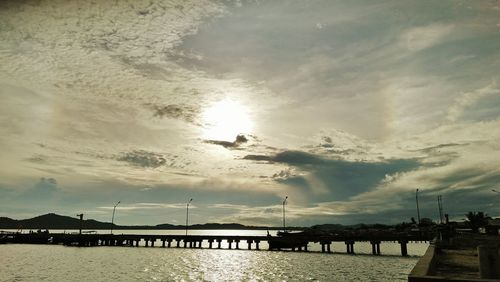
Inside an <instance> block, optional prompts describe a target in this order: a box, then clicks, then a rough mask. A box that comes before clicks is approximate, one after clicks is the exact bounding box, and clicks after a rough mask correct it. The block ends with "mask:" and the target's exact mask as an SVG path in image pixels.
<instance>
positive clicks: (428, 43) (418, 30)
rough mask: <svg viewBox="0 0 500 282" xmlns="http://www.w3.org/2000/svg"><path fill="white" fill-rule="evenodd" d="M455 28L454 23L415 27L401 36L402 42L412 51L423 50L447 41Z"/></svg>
mask: <svg viewBox="0 0 500 282" xmlns="http://www.w3.org/2000/svg"><path fill="white" fill-rule="evenodd" d="M454 28H455V26H454V25H452V24H442V23H433V24H430V25H427V26H419V27H413V28H411V29H409V30H407V31H406V32H405V33H404V34H403V35H402V36H401V44H402V45H403V46H406V48H408V50H410V51H421V50H424V49H427V48H430V47H432V46H435V45H438V44H440V43H443V42H445V41H446V40H447V38H446V37H447V36H448V35H450V34H451V33H452V32H453V30H454Z"/></svg>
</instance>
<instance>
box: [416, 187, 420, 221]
mask: <svg viewBox="0 0 500 282" xmlns="http://www.w3.org/2000/svg"><path fill="white" fill-rule="evenodd" d="M415 200H416V201H417V220H418V221H417V222H418V224H420V209H419V208H418V189H417V190H415Z"/></svg>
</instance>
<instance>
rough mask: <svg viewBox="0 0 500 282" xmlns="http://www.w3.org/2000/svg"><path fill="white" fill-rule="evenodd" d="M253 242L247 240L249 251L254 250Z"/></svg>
mask: <svg viewBox="0 0 500 282" xmlns="http://www.w3.org/2000/svg"><path fill="white" fill-rule="evenodd" d="M252 242H253V241H252V240H247V246H248V249H249V250H251V249H252Z"/></svg>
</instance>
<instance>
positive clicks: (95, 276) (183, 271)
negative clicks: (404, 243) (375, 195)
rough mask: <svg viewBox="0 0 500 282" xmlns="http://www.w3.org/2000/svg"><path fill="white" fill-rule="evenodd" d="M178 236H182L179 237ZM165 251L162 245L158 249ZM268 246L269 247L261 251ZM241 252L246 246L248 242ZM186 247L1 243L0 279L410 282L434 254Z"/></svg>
mask: <svg viewBox="0 0 500 282" xmlns="http://www.w3.org/2000/svg"><path fill="white" fill-rule="evenodd" d="M178 232H179V233H178ZM183 232H184V231H180V230H179V231H170V230H169V231H157V230H155V231H145V230H135V231H133V230H126V231H121V230H117V231H114V233H115V234H121V233H131V234H146V233H151V234H183ZM265 233H266V231H240V230H238V231H234V230H216V231H203V230H198V231H195V230H193V231H190V234H221V235H222V234H240V235H265ZM157 245H159V243H158V244H157ZM262 247H263V248H264V247H265V246H262ZM240 248H246V244H245V243H242V244H241V246H240ZM309 248H310V249H311V250H312V251H313V252H309V253H298V252H269V251H265V250H262V251H253V250H252V251H247V250H208V249H184V248H179V249H177V248H165V249H163V248H159V247H155V248H130V247H94V248H77V247H64V246H52V245H12V244H7V245H0V281H112V280H116V281H306V280H310V281H353V280H360V281H395V280H400V281H406V280H407V275H408V273H409V272H410V270H411V269H412V268H413V266H414V265H415V263H416V262H417V260H418V257H419V256H421V255H423V253H424V252H425V250H426V248H427V244H424V243H413V244H409V245H408V251H409V254H410V257H407V258H402V257H400V256H399V245H398V244H395V243H382V244H381V251H382V253H383V254H384V255H383V256H371V255H369V253H370V252H371V246H370V244H369V243H357V244H356V245H355V246H354V248H355V251H356V253H357V254H356V255H347V254H344V253H345V245H344V244H343V243H334V244H333V251H334V252H336V253H333V254H322V253H317V252H314V251H315V250H320V246H317V245H314V244H310V245H309Z"/></svg>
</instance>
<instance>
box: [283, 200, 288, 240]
mask: <svg viewBox="0 0 500 282" xmlns="http://www.w3.org/2000/svg"><path fill="white" fill-rule="evenodd" d="M287 199H288V196H286V197H285V199H284V200H283V232H286V225H285V205H286V200H287Z"/></svg>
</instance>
